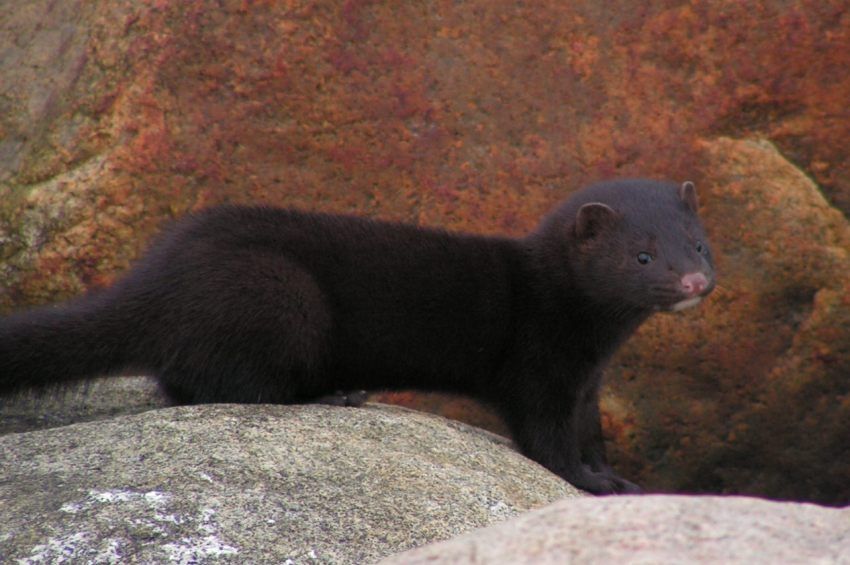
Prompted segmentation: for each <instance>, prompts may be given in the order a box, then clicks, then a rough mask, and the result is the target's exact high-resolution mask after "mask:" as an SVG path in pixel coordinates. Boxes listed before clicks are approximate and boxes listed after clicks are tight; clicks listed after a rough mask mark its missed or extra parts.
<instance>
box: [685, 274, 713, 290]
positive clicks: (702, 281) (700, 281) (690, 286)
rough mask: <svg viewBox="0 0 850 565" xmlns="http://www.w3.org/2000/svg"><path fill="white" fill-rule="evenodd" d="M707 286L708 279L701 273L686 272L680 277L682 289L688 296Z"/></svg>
mask: <svg viewBox="0 0 850 565" xmlns="http://www.w3.org/2000/svg"><path fill="white" fill-rule="evenodd" d="M706 288H708V279H707V278H705V275H704V274H702V273H688V274H687V275H685V276H683V277H682V289H683V290H684V291H685V294H687V295H688V296H697V295H699V294H702V292H703V291H704V290H705V289H706Z"/></svg>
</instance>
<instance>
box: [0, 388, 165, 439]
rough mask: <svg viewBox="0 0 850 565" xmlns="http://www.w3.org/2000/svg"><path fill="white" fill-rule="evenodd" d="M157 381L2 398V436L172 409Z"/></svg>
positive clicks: (62, 389)
mask: <svg viewBox="0 0 850 565" xmlns="http://www.w3.org/2000/svg"><path fill="white" fill-rule="evenodd" d="M168 404H169V403H168V400H167V398H166V397H165V395H164V394H162V392H161V391H160V389H159V387H158V386H157V384H156V381H154V379H151V378H148V377H124V378H120V379H114V378H104V379H91V380H88V381H83V382H78V383H72V384H70V385H68V386H67V387H64V388H61V389H57V390H51V391H47V392H38V393H36V392H23V393H21V394H17V395H13V396H8V397H0V435H2V434H7V433H11V432H28V431H32V430H39V429H44V428H55V427H57V426H67V425H68V424H75V423H77V422H87V421H91V420H100V419H104V418H111V417H114V416H120V415H124V414H137V413H139V412H144V411H146V410H151V409H153V408H162V407H165V406H168Z"/></svg>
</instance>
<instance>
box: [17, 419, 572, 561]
mask: <svg viewBox="0 0 850 565" xmlns="http://www.w3.org/2000/svg"><path fill="white" fill-rule="evenodd" d="M565 496H579V493H578V491H576V490H575V489H573V488H572V487H570V486H569V485H568V484H566V483H564V482H563V481H562V480H560V479H559V478H557V477H555V476H554V475H552V474H551V473H549V472H548V471H546V470H544V469H543V468H542V467H540V466H539V465H537V464H535V463H533V462H531V461H529V460H527V459H525V458H523V457H522V456H520V455H519V454H517V453H516V452H515V451H513V450H512V449H510V447H509V446H508V445H507V444H506V442H504V441H503V440H500V439H499V438H498V437H497V436H493V435H491V434H487V433H486V432H481V431H479V430H476V429H475V428H471V427H469V426H466V425H464V424H458V423H454V422H450V421H447V420H443V419H440V418H436V417H433V416H428V415H424V414H420V413H416V412H411V411H407V410H404V409H400V408H390V407H384V406H369V407H366V408H357V409H345V408H332V407H327V406H313V405H311V406H288V407H284V406H230V405H208V406H195V407H181V408H168V409H162V410H157V411H151V412H147V413H144V414H138V415H133V416H124V417H120V418H115V419H112V420H106V421H98V422H87V423H81V424H74V425H71V426H66V427H62V428H55V429H51V430H43V431H35V432H29V433H23V434H8V435H6V436H4V437H2V438H0V524H2V526H0V555H3V556H4V558H5V559H7V560H9V561H10V562H14V561H15V560H21V562H24V563H40V562H59V561H60V560H62V559H64V560H66V562H75V563H83V562H88V563H108V562H137V563H162V562H180V563H190V562H192V563H194V562H205V561H210V560H213V559H217V560H219V562H222V561H224V562H239V563H261V562H265V563H284V562H287V560H289V559H291V560H293V562H295V563H303V562H334V563H368V562H373V561H375V560H377V559H380V558H381V557H385V556H388V555H391V554H393V553H396V552H399V551H403V550H406V549H410V548H413V547H417V546H420V545H424V544H426V543H429V542H432V541H436V540H442V539H447V538H450V537H453V536H455V535H458V534H460V533H463V532H466V531H468V530H471V529H474V528H477V527H481V526H486V525H490V524H493V523H496V522H499V521H502V520H504V519H506V518H509V517H511V516H513V515H515V514H517V513H519V512H522V511H525V510H528V509H530V508H534V507H538V506H541V505H544V504H546V503H548V502H551V501H553V500H556V499H559V498H563V497H565Z"/></svg>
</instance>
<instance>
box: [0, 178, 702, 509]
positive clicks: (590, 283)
mask: <svg viewBox="0 0 850 565" xmlns="http://www.w3.org/2000/svg"><path fill="white" fill-rule="evenodd" d="M713 279H714V276H713V267H712V263H711V258H710V255H709V253H708V247H707V244H706V238H705V235H704V233H703V230H702V227H701V226H700V223H699V220H698V218H697V216H696V194H695V192H694V190H693V185H692V184H690V183H685V184H683V185H681V186H680V185H676V184H671V183H661V182H654V181H618V182H611V183H602V184H598V185H594V186H592V187H590V188H587V189H585V190H583V191H580V192H578V193H576V194H575V195H574V196H573V197H572V198H570V199H568V200H567V201H566V202H565V203H563V204H561V206H560V207H558V208H557V209H556V210H555V211H554V212H553V213H552V214H550V215H549V216H548V217H547V218H545V219H544V221H543V222H542V223H541V224H540V226H539V228H538V229H537V230H536V231H535V232H533V233H532V234H530V235H529V236H527V237H525V238H521V239H509V238H496V237H482V236H474V235H463V234H450V233H447V232H443V231H439V230H430V229H422V228H417V227H413V226H407V225H402V224H389V223H383V222H377V221H371V220H366V219H361V218H355V217H348V216H332V215H325V214H311V213H303V212H295V211H290V210H281V209H274V208H264V207H238V206H225V207H220V208H213V209H210V210H207V211H204V212H201V213H199V214H196V215H192V216H189V217H187V218H185V219H183V220H181V221H180V222H178V223H177V224H176V225H175V226H174V227H173V228H172V229H170V230H168V231H167V232H166V233H165V235H164V236H163V237H161V238H160V239H159V241H158V242H157V243H156V244H154V246H153V247H152V248H151V250H150V251H149V252H148V253H147V254H146V255H145V256H144V257H143V258H142V259H141V260H140V261H139V262H138V263H137V264H136V265H135V266H134V268H133V269H131V270H130V272H129V273H128V274H127V275H126V276H125V277H124V278H122V279H120V280H119V281H118V282H117V283H116V284H114V285H113V286H112V287H110V288H107V289H104V290H101V291H97V292H92V293H89V294H87V295H84V296H82V297H80V298H78V299H76V300H72V301H70V302H68V303H65V304H63V305H59V306H56V307H42V308H37V309H34V310H31V311H28V312H23V313H18V314H15V315H12V316H9V317H7V318H5V319H2V320H0V394H5V393H11V392H15V391H18V390H22V389H29V388H38V387H43V386H51V385H55V384H61V383H64V382H68V381H71V380H78V379H84V378H88V377H94V376H101V375H117V374H127V373H143V374H150V375H153V376H155V377H157V378H158V379H159V382H160V383H161V385H162V387H163V389H164V390H165V391H166V392H167V393H168V394H169V395H170V396H171V397H172V398H173V399H174V401H175V402H178V403H203V402H245V403H256V402H273V403H291V402H303V401H310V400H314V399H316V398H320V397H322V396H325V395H329V394H333V393H334V392H335V391H337V390H358V389H405V388H413V389H426V390H444V391H455V392H461V393H466V394H470V395H473V396H476V397H479V398H482V399H484V400H487V401H489V402H491V403H492V404H493V405H494V406H496V407H497V408H498V409H499V411H500V412H501V413H502V414H503V415H504V417H505V419H506V421H507V422H508V424H509V426H510V427H511V429H512V431H513V433H514V437H515V439H516V441H517V443H518V445H519V446H520V448H521V449H522V450H523V451H524V452H525V453H526V454H527V455H528V456H529V457H531V458H533V459H535V460H537V461H539V462H540V463H542V464H543V465H545V466H546V467H548V468H550V469H551V470H553V471H554V472H556V473H558V474H560V475H561V476H562V477H564V478H565V479H567V480H568V481H570V482H572V483H573V484H575V485H576V486H578V487H580V488H584V489H587V490H589V491H591V492H596V493H611V492H633V491H636V490H637V487H635V486H634V485H633V484H631V483H629V482H628V481H626V480H624V479H621V478H620V477H618V476H617V475H616V474H615V473H614V472H613V471H612V470H611V469H610V467H609V466H608V465H607V462H606V461H605V453H604V446H603V444H602V438H601V432H600V425H599V411H598V401H597V395H598V389H599V384H600V380H601V371H602V368H603V367H604V364H605V362H606V361H607V360H608V358H609V357H610V356H611V354H612V353H613V352H614V350H615V349H616V347H617V346H618V345H619V344H620V343H621V342H622V341H623V340H625V339H626V338H627V337H628V336H629V335H630V334H631V333H632V332H633V331H634V329H636V328H637V327H638V325H639V324H640V323H641V322H642V321H643V320H645V319H646V318H647V317H648V316H649V315H650V314H651V313H652V312H654V311H658V310H672V309H679V308H681V307H686V306H689V305H692V304H694V303H696V302H698V301H699V299H700V298H701V297H703V296H705V295H706V294H708V292H710V291H711V289H712V287H713Z"/></svg>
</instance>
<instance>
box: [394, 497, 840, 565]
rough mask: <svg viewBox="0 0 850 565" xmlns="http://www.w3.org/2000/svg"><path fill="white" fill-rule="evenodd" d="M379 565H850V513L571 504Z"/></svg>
mask: <svg viewBox="0 0 850 565" xmlns="http://www.w3.org/2000/svg"><path fill="white" fill-rule="evenodd" d="M380 563H381V565H402V564H404V565H417V564H419V563H422V564H425V563H427V564H429V565H449V564H451V565H466V564H473V563H474V564H479V565H480V564H485V563H493V564H496V563H534V564H535V565H548V564H552V565H555V564H557V565H561V564H565V563H600V564H603V563H604V564H607V563H724V564H731V563H740V564H747V565H750V564H765V565H773V564H775V563H833V564H839V563H850V509H844V510H836V509H828V508H822V507H818V506H814V505H808V504H794V503H777V502H768V501H765V500H758V499H752V498H743V497H740V498H739V497H729V498H722V497H683V496H641V497H607V498H588V499H583V500H564V501H560V502H556V503H554V504H551V505H549V506H547V507H545V508H541V509H539V510H534V511H532V512H527V513H526V514H523V515H522V516H519V517H517V518H513V519H511V520H509V521H507V522H504V523H502V524H498V525H496V526H491V527H489V528H485V529H481V530H477V531H475V532H471V533H469V534H465V535H462V536H459V537H457V538H455V539H452V540H449V541H446V542H442V543H436V544H432V545H429V546H426V547H422V548H419V549H415V550H412V551H408V552H405V553H402V554H400V555H395V556H393V557H390V558H388V559H385V560H383V561H381V562H380Z"/></svg>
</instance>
